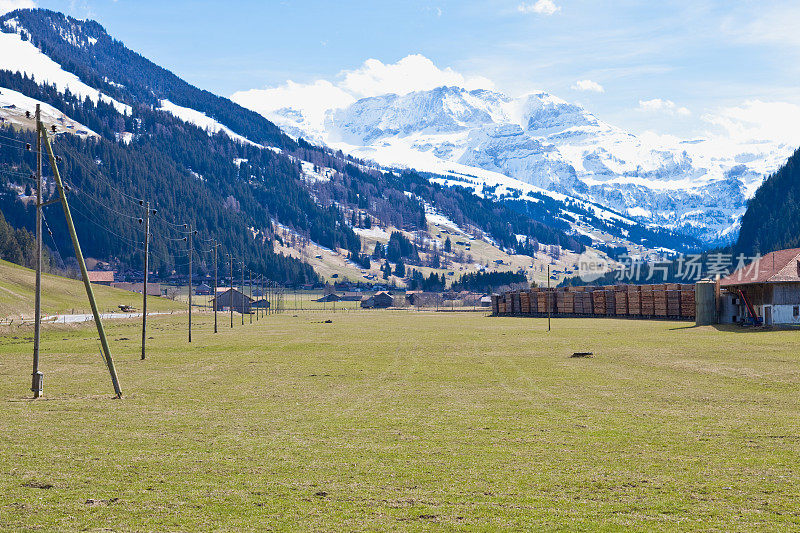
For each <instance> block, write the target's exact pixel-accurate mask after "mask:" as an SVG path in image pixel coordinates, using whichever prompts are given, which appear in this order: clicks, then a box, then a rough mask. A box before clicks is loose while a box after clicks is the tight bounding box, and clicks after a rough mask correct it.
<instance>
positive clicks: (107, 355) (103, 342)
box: [38, 122, 122, 398]
mask: <svg viewBox="0 0 800 533" xmlns="http://www.w3.org/2000/svg"><path fill="white" fill-rule="evenodd" d="M38 129H39V134H40V135H41V139H42V142H43V143H44V146H45V147H46V148H47V155H48V156H49V159H50V167H51V168H52V169H53V176H54V178H55V182H56V187H57V188H58V194H59V198H60V200H61V207H62V208H63V209H64V217H65V218H66V219H67V228H68V229H69V236H70V238H71V239H72V247H73V248H74V249H75V259H77V260H78V266H79V267H80V269H81V276H82V277H83V285H84V287H85V288H86V296H87V297H88V298H89V304H90V305H91V307H92V315H93V316H94V322H95V324H96V325H97V333H98V335H99V337H100V346H101V348H102V350H103V359H104V362H105V364H106V366H107V367H108V373H109V374H111V383H112V384H113V385H114V392H115V393H116V394H117V398H122V389H121V388H120V386H119V380H118V379H117V371H116V369H115V368H114V360H113V359H112V358H111V350H110V349H109V348H108V339H106V332H105V329H104V328H103V322H102V321H101V320H100V311H99V310H98V309H97V302H96V301H95V299H94V291H93V290H92V284H91V283H90V282H89V273H88V272H87V270H86V261H84V259H83V252H82V251H81V244H80V242H78V234H77V233H76V231H75V223H74V222H73V221H72V214H71V213H70V210H69V204H68V203H67V195H66V193H65V192H64V184H63V183H62V182H61V174H60V173H59V172H58V167H57V166H56V156H55V155H53V148H52V147H51V146H50V140H49V139H48V138H47V130H46V129H45V127H44V125H42V123H41V122H40V123H39V126H38Z"/></svg>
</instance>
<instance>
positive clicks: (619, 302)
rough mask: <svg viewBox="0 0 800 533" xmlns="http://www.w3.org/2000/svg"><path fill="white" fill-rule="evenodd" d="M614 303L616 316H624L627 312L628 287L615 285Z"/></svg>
mask: <svg viewBox="0 0 800 533" xmlns="http://www.w3.org/2000/svg"><path fill="white" fill-rule="evenodd" d="M614 304H615V307H616V309H615V311H616V313H617V316H626V315H627V314H628V289H627V287H625V285H617V288H616V289H615V290H614Z"/></svg>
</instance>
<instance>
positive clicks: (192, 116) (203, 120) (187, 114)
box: [159, 100, 259, 146]
mask: <svg viewBox="0 0 800 533" xmlns="http://www.w3.org/2000/svg"><path fill="white" fill-rule="evenodd" d="M159 103H160V104H161V106H160V107H159V110H161V111H166V112H167V113H170V114H171V115H174V116H175V117H177V118H179V119H181V120H182V121H184V122H188V123H189V124H194V125H195V126H197V127H198V128H200V129H203V130H205V131H207V132H208V134H209V135H214V134H215V133H219V132H222V133H224V134H225V135H227V136H228V137H230V138H231V139H233V140H234V141H236V142H239V143H242V144H251V145H253V146H259V145H257V144H256V143H254V142H252V141H250V140H249V139H247V138H245V137H243V136H241V135H239V134H238V133H236V132H234V131H233V130H231V129H230V128H229V127H227V126H225V125H224V124H221V123H220V122H218V121H216V120H214V119H213V118H211V117H209V116H208V115H206V114H205V113H201V112H200V111H196V110H194V109H191V108H189V107H182V106H179V105H178V104H173V103H172V102H170V101H169V100H161V101H160V102H159Z"/></svg>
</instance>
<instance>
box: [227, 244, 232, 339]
mask: <svg viewBox="0 0 800 533" xmlns="http://www.w3.org/2000/svg"><path fill="white" fill-rule="evenodd" d="M228 258H229V259H230V262H231V286H230V288H229V289H228V299H229V300H230V305H229V306H228V307H230V308H231V329H233V256H232V255H230V254H228Z"/></svg>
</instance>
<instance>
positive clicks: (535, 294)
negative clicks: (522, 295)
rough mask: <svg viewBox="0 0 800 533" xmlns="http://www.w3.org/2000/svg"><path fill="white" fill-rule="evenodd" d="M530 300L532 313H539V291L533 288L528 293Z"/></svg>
mask: <svg viewBox="0 0 800 533" xmlns="http://www.w3.org/2000/svg"><path fill="white" fill-rule="evenodd" d="M528 300H530V306H531V313H532V314H535V313H538V312H539V307H538V306H539V289H537V288H533V289H531V291H530V292H529V293H528Z"/></svg>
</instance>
